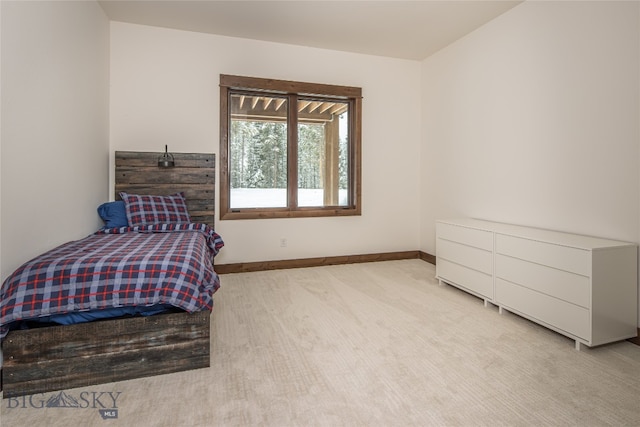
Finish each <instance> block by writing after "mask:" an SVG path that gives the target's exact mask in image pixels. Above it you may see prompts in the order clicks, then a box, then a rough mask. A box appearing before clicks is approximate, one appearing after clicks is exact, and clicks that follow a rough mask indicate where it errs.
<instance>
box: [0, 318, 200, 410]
mask: <svg viewBox="0 0 640 427" xmlns="http://www.w3.org/2000/svg"><path fill="white" fill-rule="evenodd" d="M210 316H211V312H209V311H202V312H196V313H186V312H184V313H169V314H159V315H155V316H148V317H130V318H121V319H111V320H102V321H96V322H89V323H82V324H77V325H67V326H50V327H43V328H37V329H28V330H14V331H11V332H9V334H8V335H7V336H6V337H5V339H4V341H3V343H2V351H3V354H4V364H3V367H2V380H3V381H2V384H3V389H4V398H9V397H15V396H22V395H27V394H34V393H45V392H49V391H55V390H64V389H69V388H74V387H85V386H89V385H96V384H103V383H108V382H114V381H122V380H128V379H133V378H142V377H148V376H153V375H159V374H168V373H171V372H180V371H187V370H191V369H198V368H206V367H209V365H210V348H209V345H210Z"/></svg>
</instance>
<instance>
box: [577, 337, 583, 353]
mask: <svg viewBox="0 0 640 427" xmlns="http://www.w3.org/2000/svg"><path fill="white" fill-rule="evenodd" d="M581 346H582V344H580V341H578V340H576V350H578V351H580V347H581Z"/></svg>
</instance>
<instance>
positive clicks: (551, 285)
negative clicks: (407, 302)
mask: <svg viewBox="0 0 640 427" xmlns="http://www.w3.org/2000/svg"><path fill="white" fill-rule="evenodd" d="M436 257H437V262H436V277H437V279H438V280H439V281H440V282H446V283H449V284H451V285H454V286H456V287H459V288H461V289H463V290H466V291H467V292H470V293H472V294H474V295H476V296H478V297H480V298H482V299H483V300H484V301H485V305H487V303H489V302H490V303H492V304H495V305H497V306H498V307H499V311H500V313H502V312H503V310H508V311H510V312H513V313H516V314H518V315H520V316H522V317H525V318H527V319H530V320H532V321H534V322H537V323H539V324H541V325H543V326H546V327H548V328H550V329H552V330H554V331H557V332H559V333H561V334H563V335H566V336H568V337H570V338H572V339H574V340H575V342H576V348H577V349H580V345H581V344H585V345H588V346H596V345H601V344H606V343H609V342H613V341H619V340H623V339H626V338H631V337H635V336H636V333H637V310H638V294H637V292H638V279H637V275H638V272H637V245H635V244H633V243H628V242H620V241H615V240H607V239H600V238H596V237H589V236H582V235H576V234H568V233H560V232H556V231H550V230H542V229H536V228H530V227H522V226H516V225H510V224H503V223H496V222H490V221H482V220H475V219H468V218H466V219H455V220H441V221H437V223H436Z"/></svg>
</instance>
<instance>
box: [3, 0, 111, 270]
mask: <svg viewBox="0 0 640 427" xmlns="http://www.w3.org/2000/svg"><path fill="white" fill-rule="evenodd" d="M0 8H1V10H2V14H1V19H2V21H1V24H2V25H1V41H2V51H1V53H2V61H1V73H0V76H1V77H0V78H1V90H2V101H1V109H2V131H1V134H0V138H1V139H0V141H1V151H2V157H1V160H0V161H1V172H0V183H1V184H0V185H1V187H0V194H1V195H2V206H1V214H0V218H1V219H0V221H1V222H0V230H1V231H2V234H1V235H0V250H1V252H2V265H1V267H0V268H1V274H2V279H3V280H4V278H6V276H7V275H8V274H10V273H11V272H12V271H13V270H15V269H16V268H17V267H19V266H20V265H21V264H22V263H23V262H25V261H27V260H29V259H31V258H32V257H34V256H36V255H38V254H39V253H42V252H44V251H45V250H48V249H51V248H52V247H54V246H56V245H58V244H60V243H63V242H66V241H68V240H72V239H74V238H81V237H84V236H86V235H88V234H90V233H91V232H93V231H95V230H96V229H97V228H98V227H99V226H100V225H101V221H100V219H99V217H98V215H97V213H96V207H97V206H98V203H99V202H101V201H103V200H105V199H106V198H107V197H108V181H107V176H108V166H109V163H108V159H109V145H108V144H109V140H108V131H109V128H108V122H109V116H108V113H109V110H108V104H109V98H108V97H109V92H108V84H109V23H108V22H109V21H108V20H107V18H106V16H105V15H104V13H103V11H102V9H101V8H100V6H99V5H98V4H97V3H95V2H73V1H71V2H61V1H56V2H47V1H44V2H12V1H2V2H0Z"/></svg>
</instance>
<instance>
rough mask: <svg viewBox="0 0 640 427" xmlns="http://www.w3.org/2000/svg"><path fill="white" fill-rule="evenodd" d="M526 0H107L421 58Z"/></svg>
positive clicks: (122, 8) (124, 14)
mask: <svg viewBox="0 0 640 427" xmlns="http://www.w3.org/2000/svg"><path fill="white" fill-rule="evenodd" d="M521 2H522V1H507V0H497V1H489V0H471V1H458V0H445V1H420V0H413V1H401V0H392V1H367V0H357V1H335V0H334V1H331V0H324V1H314V0H297V1H292V0H289V1H270V0H259V1H244V0H236V1H213V0H199V1H191V0H160V1H157V0H101V1H99V4H100V5H101V6H102V9H103V10H104V11H105V13H106V14H107V16H108V17H109V19H111V20H112V21H120V22H128V23H133V24H142V25H153V26H157V27H166V28H174V29H178V30H187V31H197V32H202V33H211V34H218V35H222V36H230V37H240V38H246V39H254V40H263V41H270V42H277V43H286V44H293V45H300V46H308V47H316V48H323V49H331V50H338V51H345V52H353V53H362V54H368V55H378V56H386V57H392V58H402V59H410V60H422V59H424V58H426V57H428V56H429V55H431V54H433V53H435V52H437V51H438V50H440V49H442V48H443V47H445V46H447V45H448V44H450V43H452V42H454V41H455V40H457V39H459V38H461V37H463V36H464V35H466V34H468V33H470V32H471V31H473V30H475V29H476V28H478V27H480V26H482V25H483V24H485V23H486V22H488V21H490V20H492V19H494V18H495V17H497V16H499V15H501V14H502V13H504V12H506V11H507V10H509V9H511V8H512V7H514V6H516V5H518V4H519V3H521Z"/></svg>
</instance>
